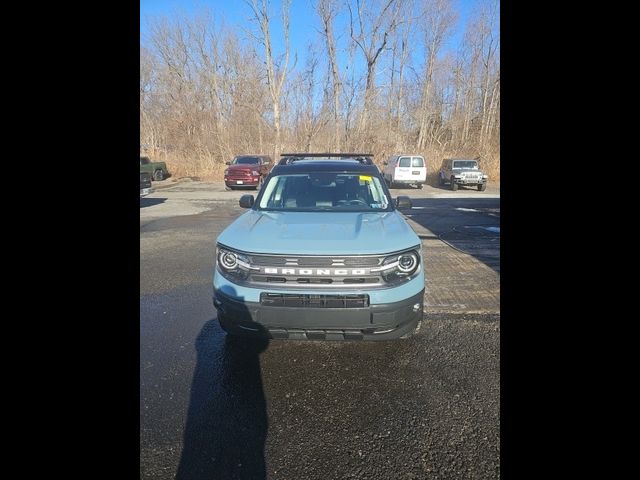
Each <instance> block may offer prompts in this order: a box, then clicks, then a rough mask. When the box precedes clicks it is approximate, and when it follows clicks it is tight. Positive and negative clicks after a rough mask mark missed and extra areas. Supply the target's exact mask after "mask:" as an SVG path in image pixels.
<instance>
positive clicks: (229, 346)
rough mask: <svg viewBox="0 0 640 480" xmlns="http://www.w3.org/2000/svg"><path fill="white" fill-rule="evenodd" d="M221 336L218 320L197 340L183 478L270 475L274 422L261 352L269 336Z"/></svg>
mask: <svg viewBox="0 0 640 480" xmlns="http://www.w3.org/2000/svg"><path fill="white" fill-rule="evenodd" d="M220 335H221V332H220V327H219V325H218V321H217V319H213V320H210V321H208V322H207V323H206V324H205V325H204V327H203V328H202V330H201V331H200V334H199V335H198V337H197V339H196V352H197V363H196V367H195V372H194V375H193V382H192V385H191V398H190V401H189V410H188V413H187V421H186V426H185V433H184V442H183V449H182V454H181V457H180V463H179V465H178V470H177V473H176V477H175V478H176V479H177V480H187V479H188V480H199V479H203V480H204V479H207V480H212V479H221V480H222V479H225V480H226V479H229V480H231V479H245V478H247V479H248V478H250V479H258V480H259V479H264V478H266V467H265V459H264V446H265V440H266V436H267V427H268V421H267V410H266V401H265V395H264V389H263V386H262V376H261V373H260V353H261V352H263V351H264V350H266V348H267V346H268V344H269V340H268V338H267V337H266V336H264V338H251V337H239V338H235V337H232V336H229V335H227V336H226V337H225V340H224V341H223V342H220V341H219V340H218V341H216V338H219V336H220ZM223 335H224V333H223Z"/></svg>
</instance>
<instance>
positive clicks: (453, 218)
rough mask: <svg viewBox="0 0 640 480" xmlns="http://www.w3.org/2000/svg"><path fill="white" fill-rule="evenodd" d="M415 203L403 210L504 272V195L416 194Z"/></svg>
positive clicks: (457, 246)
mask: <svg viewBox="0 0 640 480" xmlns="http://www.w3.org/2000/svg"><path fill="white" fill-rule="evenodd" d="M412 203H413V206H412V208H411V209H404V210H402V213H403V214H404V215H405V216H407V217H408V218H410V219H411V220H413V221H414V222H416V223H418V224H419V225H420V226H422V227H424V228H426V229H427V230H429V231H430V232H431V233H432V234H433V235H435V236H436V237H437V238H439V239H440V240H442V241H443V242H446V243H447V244H448V245H449V246H450V247H452V248H454V249H456V250H458V251H460V252H461V253H464V254H467V255H471V256H473V257H474V258H476V259H477V260H479V261H480V262H482V263H484V264H485V265H487V266H488V267H489V268H491V269H493V270H494V271H496V272H497V273H500V199H493V198H477V197H470V198H446V199H445V198H412ZM418 236H419V237H420V238H428V239H431V238H433V236H431V235H429V236H425V235H423V234H420V233H418Z"/></svg>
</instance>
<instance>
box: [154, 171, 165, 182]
mask: <svg viewBox="0 0 640 480" xmlns="http://www.w3.org/2000/svg"><path fill="white" fill-rule="evenodd" d="M153 179H154V180H156V181H158V182H161V181H162V180H164V172H163V171H162V170H156V171H155V172H153Z"/></svg>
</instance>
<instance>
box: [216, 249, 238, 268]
mask: <svg viewBox="0 0 640 480" xmlns="http://www.w3.org/2000/svg"><path fill="white" fill-rule="evenodd" d="M218 258H219V259H220V264H221V265H222V267H223V268H224V269H225V270H233V269H234V268H236V267H237V266H238V257H237V256H236V254H235V253H232V252H227V251H225V250H222V251H221V252H220V255H219V257H218Z"/></svg>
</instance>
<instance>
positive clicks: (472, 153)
mask: <svg viewBox="0 0 640 480" xmlns="http://www.w3.org/2000/svg"><path fill="white" fill-rule="evenodd" d="M373 153H374V162H375V164H376V165H377V166H378V168H380V170H382V169H383V168H384V165H383V163H382V162H383V161H384V160H386V159H387V158H388V157H389V155H392V154H386V153H383V152H375V151H374V152H373ZM394 153H395V152H394ZM397 153H407V154H416V155H422V156H423V157H424V158H425V160H426V162H427V182H428V183H429V184H431V185H437V183H438V172H439V171H440V167H441V166H442V161H443V159H445V158H455V157H458V158H465V157H466V158H478V157H479V162H480V168H481V169H482V170H483V171H484V172H485V173H486V174H487V175H489V180H490V181H500V154H499V153H493V152H491V151H489V150H488V149H486V150H485V151H484V153H483V152H481V151H479V150H477V149H467V150H462V151H446V150H444V151H443V150H435V149H432V150H425V151H422V152H417V151H403V152H397ZM148 155H149V156H150V158H151V159H152V160H159V161H163V162H166V163H167V168H168V170H169V172H171V174H172V176H173V178H181V177H197V178H199V179H201V180H207V181H216V182H221V181H222V180H223V175H224V170H225V169H226V168H227V165H225V163H224V162H225V161H229V160H231V159H224V160H223V159H220V158H216V157H214V156H213V155H210V154H207V153H205V152H193V153H191V154H189V153H187V152H168V153H167V152H149V153H148Z"/></svg>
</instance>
